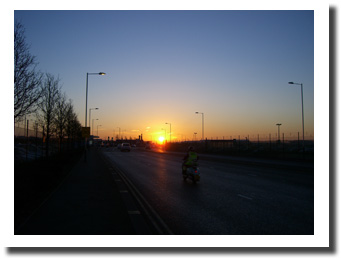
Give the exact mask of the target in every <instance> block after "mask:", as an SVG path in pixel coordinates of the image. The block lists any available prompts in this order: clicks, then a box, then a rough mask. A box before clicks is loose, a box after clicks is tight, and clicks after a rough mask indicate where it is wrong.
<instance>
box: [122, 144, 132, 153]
mask: <svg viewBox="0 0 341 259" xmlns="http://www.w3.org/2000/svg"><path fill="white" fill-rule="evenodd" d="M130 150H131V147H130V144H129V143H122V144H121V152H124V151H128V152H130Z"/></svg>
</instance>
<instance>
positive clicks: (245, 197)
mask: <svg viewBox="0 0 341 259" xmlns="http://www.w3.org/2000/svg"><path fill="white" fill-rule="evenodd" d="M238 196H239V197H242V198H244V199H248V200H252V198H250V197H247V196H244V195H241V194H238Z"/></svg>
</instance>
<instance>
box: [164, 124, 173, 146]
mask: <svg viewBox="0 0 341 259" xmlns="http://www.w3.org/2000/svg"><path fill="white" fill-rule="evenodd" d="M165 124H169V143H171V142H172V139H171V137H172V124H171V123H168V122H166V123H165Z"/></svg>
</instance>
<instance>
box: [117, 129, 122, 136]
mask: <svg viewBox="0 0 341 259" xmlns="http://www.w3.org/2000/svg"><path fill="white" fill-rule="evenodd" d="M117 128H118V129H119V131H118V138H119V139H121V128H120V127H117Z"/></svg>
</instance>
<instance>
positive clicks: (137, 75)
mask: <svg viewBox="0 0 341 259" xmlns="http://www.w3.org/2000/svg"><path fill="white" fill-rule="evenodd" d="M14 19H15V20H16V21H20V22H21V23H22V24H23V25H24V27H25V35H26V40H27V43H28V44H29V45H30V46H31V47H30V52H31V54H32V55H34V56H36V58H37V61H38V62H39V65H38V69H39V70H40V71H42V72H44V73H45V72H47V73H51V74H53V75H55V76H59V78H60V80H61V85H62V90H63V91H64V92H65V93H66V95H67V96H68V98H70V99H72V101H73V104H74V108H75V111H76V113H77V114H78V119H79V121H80V122H81V124H82V125H83V126H84V124H85V99H86V98H85V96H86V74H87V73H98V72H105V73H106V75H105V76H99V75H89V77H88V106H87V107H88V109H90V108H99V109H98V110H92V111H91V121H90V120H89V117H88V119H87V121H88V126H89V122H91V124H90V126H92V119H95V120H94V127H93V130H94V131H93V133H94V134H95V135H97V130H98V135H99V136H100V137H101V138H102V139H107V138H108V137H109V138H110V139H111V138H112V137H113V136H114V135H118V134H119V133H121V136H124V137H128V138H129V137H132V138H136V137H138V135H140V134H143V139H144V140H153V141H156V140H157V139H158V138H159V137H160V136H165V137H166V138H167V139H168V140H169V138H170V137H171V140H172V141H182V140H192V139H193V138H194V137H196V139H200V138H202V118H203V117H202V114H196V112H200V113H203V114H204V138H208V139H216V138H219V139H222V138H224V139H231V138H239V137H240V138H241V139H245V138H246V137H248V138H250V139H256V138H258V136H259V137H260V139H264V140H268V138H269V135H270V134H271V136H272V138H273V139H275V138H277V133H278V126H276V124H278V123H280V124H281V126H280V134H281V136H282V134H283V133H284V134H285V138H286V139H297V136H298V132H299V134H300V136H302V110H301V109H302V102H301V86H300V85H290V84H288V82H289V81H293V82H295V83H302V84H303V96H304V98H303V100H304V127H305V139H313V138H314V11H313V10H306V11H305V10H301V11H299V10H298V11H294V10H287V11H280V10H279V11H276V10H274V11H233V10H216V11H213V10H201V11H200V10H198V11H176V10H175V11H168V10H158V11H144V10H136V11H133V10H127V11H91V10H89V11H53V10H50V11H48V10H43V11H32V10H20V11H14ZM87 115H88V116H89V110H88V111H87ZM96 119H98V120H96ZM166 123H168V124H166ZM170 131H171V134H170Z"/></svg>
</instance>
